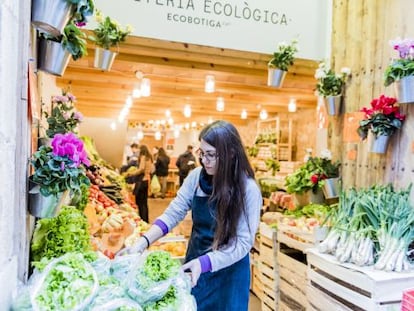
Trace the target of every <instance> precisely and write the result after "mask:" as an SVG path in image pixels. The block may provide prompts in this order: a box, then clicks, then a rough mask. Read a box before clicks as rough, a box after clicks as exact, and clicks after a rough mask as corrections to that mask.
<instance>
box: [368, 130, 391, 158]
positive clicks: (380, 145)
mask: <svg viewBox="0 0 414 311" xmlns="http://www.w3.org/2000/svg"><path fill="white" fill-rule="evenodd" d="M390 137H391V136H386V135H379V136H375V135H374V134H372V133H371V132H370V133H368V142H369V148H370V152H372V153H381V154H383V153H387V148H388V142H389V140H390Z"/></svg>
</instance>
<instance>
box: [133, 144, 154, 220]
mask: <svg viewBox="0 0 414 311" xmlns="http://www.w3.org/2000/svg"><path fill="white" fill-rule="evenodd" d="M139 154H140V157H139V166H138V174H143V177H142V180H141V182H139V183H138V182H137V183H136V184H135V188H134V195H135V203H136V204H137V205H138V211H139V216H140V217H141V219H142V220H144V221H145V222H148V186H149V181H150V180H151V172H152V171H153V169H154V163H153V160H152V155H151V153H150V152H149V150H148V147H147V146H146V145H141V146H140V147H139Z"/></svg>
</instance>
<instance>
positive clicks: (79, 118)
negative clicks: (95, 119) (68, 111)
mask: <svg viewBox="0 0 414 311" xmlns="http://www.w3.org/2000/svg"><path fill="white" fill-rule="evenodd" d="M73 118H74V119H75V120H79V121H82V120H83V114H81V113H80V112H79V111H76V112H75V113H74V114H73Z"/></svg>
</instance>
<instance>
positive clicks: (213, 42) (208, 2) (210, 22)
mask: <svg viewBox="0 0 414 311" xmlns="http://www.w3.org/2000/svg"><path fill="white" fill-rule="evenodd" d="M329 3H330V1H326V0H289V1H283V0H254V1H253V0H249V1H246V0H245V1H242V0H226V1H220V0H118V1H108V0H95V4H96V7H97V8H98V9H99V10H101V11H102V13H103V14H104V15H109V16H110V17H111V18H113V19H115V20H117V21H118V22H119V23H120V24H121V25H126V24H129V25H131V26H132V27H133V29H134V31H133V35H135V36H140V37H147V38H155V39H162V40H169V41H177V42H185V43H193V44H199V45H205V46H213V47H221V48H229V49H235V50H241V51H252V52H259V53H269V54H270V53H273V52H274V51H275V50H276V47H277V44H278V43H279V42H290V41H291V40H292V39H297V40H298V42H299V43H298V47H299V50H300V51H299V53H298V54H297V56H298V57H302V58H307V59H315V60H321V59H323V58H324V57H325V56H326V52H327V46H328V44H327V38H328V36H329V35H330V28H331V26H330V23H329V20H330V7H331V6H330V4H329ZM87 28H91V29H92V28H94V22H92V21H91V22H90V23H88V27H87Z"/></svg>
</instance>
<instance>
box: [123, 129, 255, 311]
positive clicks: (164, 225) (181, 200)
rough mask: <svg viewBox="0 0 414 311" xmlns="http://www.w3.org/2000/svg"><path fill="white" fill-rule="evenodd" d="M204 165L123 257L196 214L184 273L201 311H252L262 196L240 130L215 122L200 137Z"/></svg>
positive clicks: (199, 152) (140, 248) (191, 175)
mask: <svg viewBox="0 0 414 311" xmlns="http://www.w3.org/2000/svg"><path fill="white" fill-rule="evenodd" d="M199 140H200V149H199V150H198V156H199V159H200V162H201V166H199V167H197V168H196V169H194V170H193V171H191V172H190V174H189V175H188V177H187V178H186V179H185V180H184V183H183V185H182V187H181V188H180V189H179V191H178V193H177V196H176V197H175V198H174V200H172V201H171V203H170V204H169V206H168V207H167V209H166V210H165V212H164V213H163V214H162V215H161V216H160V217H159V218H157V219H156V220H155V222H154V224H153V225H152V226H151V227H150V229H149V230H148V231H147V232H146V233H145V234H144V235H143V236H141V237H140V238H139V239H138V241H137V243H136V244H134V245H133V246H131V247H130V248H126V249H124V250H122V251H121V252H120V253H119V254H120V255H122V254H125V253H133V252H142V251H144V250H145V249H146V248H147V247H148V246H150V245H151V244H152V243H153V242H155V241H156V240H158V239H159V238H160V237H162V236H163V235H165V234H167V233H168V232H169V231H171V230H172V229H173V228H174V227H175V226H176V225H177V224H178V223H179V222H180V221H181V220H182V219H183V218H184V217H185V216H186V214H187V211H189V210H191V211H192V220H193V228H192V232H191V236H190V239H189V243H188V248H187V254H186V257H185V264H184V265H183V266H182V269H183V270H184V271H190V272H191V281H192V285H193V288H192V294H193V295H194V297H195V298H196V301H197V310H198V311H211V310H227V311H229V310H231V311H247V309H248V300H249V287H250V262H249V252H250V249H251V248H252V246H253V243H254V239H255V234H256V231H257V228H258V225H259V219H260V209H261V207H262V196H261V193H260V189H259V187H258V185H257V183H256V181H255V179H254V171H253V169H252V167H251V166H250V163H249V160H248V157H247V155H246V152H245V148H244V147H243V144H242V142H241V138H240V135H239V133H238V131H237V129H236V128H235V127H234V126H233V125H232V124H231V123H228V122H226V121H215V122H213V123H211V124H209V125H207V126H206V127H205V128H203V129H202V130H201V132H200V134H199Z"/></svg>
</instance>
